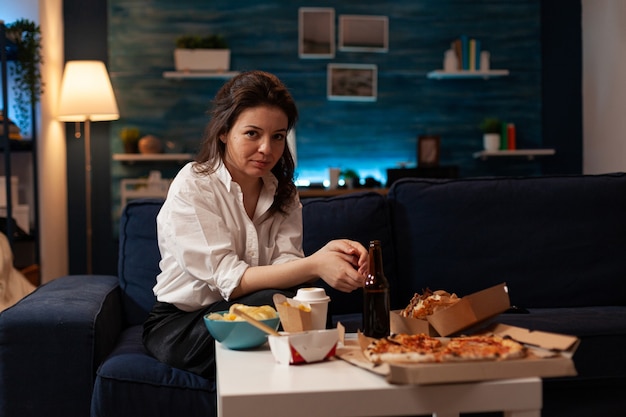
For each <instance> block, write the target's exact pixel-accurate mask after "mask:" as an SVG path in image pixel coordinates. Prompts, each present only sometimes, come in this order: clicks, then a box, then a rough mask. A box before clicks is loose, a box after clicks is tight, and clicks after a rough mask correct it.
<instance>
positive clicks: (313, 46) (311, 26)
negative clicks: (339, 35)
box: [298, 7, 335, 58]
mask: <svg viewBox="0 0 626 417" xmlns="http://www.w3.org/2000/svg"><path fill="white" fill-rule="evenodd" d="M298 54H299V56H300V58H334V57H335V9H333V8H332V7H300V8H299V9H298Z"/></svg>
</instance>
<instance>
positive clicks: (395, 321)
mask: <svg viewBox="0 0 626 417" xmlns="http://www.w3.org/2000/svg"><path fill="white" fill-rule="evenodd" d="M510 307H511V302H510V300H509V290H508V288H507V286H506V283H502V284H498V285H495V286H493V287H490V288H487V289H484V290H482V291H478V292H475V293H473V294H470V295H467V296H465V297H462V298H461V299H460V300H459V301H458V302H457V303H456V304H454V305H452V306H450V307H448V308H446V309H445V310H441V311H438V312H436V313H434V314H431V315H430V316H428V318H427V319H426V320H424V319H414V318H411V317H402V316H401V315H400V311H401V310H394V311H392V312H391V314H390V327H391V332H392V333H407V334H418V333H424V334H427V335H429V336H449V335H452V334H454V333H458V332H460V331H462V330H465V329H468V328H470V327H472V326H474V325H476V324H478V323H481V322H483V321H485V320H488V319H490V318H492V317H495V316H497V315H498V314H500V313H503V312H505V311H506V310H508V309H509V308H510Z"/></svg>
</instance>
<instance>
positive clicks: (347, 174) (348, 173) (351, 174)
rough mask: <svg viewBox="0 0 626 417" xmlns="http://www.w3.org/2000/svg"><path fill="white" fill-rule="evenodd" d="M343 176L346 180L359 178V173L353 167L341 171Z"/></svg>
mask: <svg viewBox="0 0 626 417" xmlns="http://www.w3.org/2000/svg"><path fill="white" fill-rule="evenodd" d="M341 176H342V177H343V179H344V180H347V179H355V178H359V173H358V172H356V171H355V170H353V169H346V170H344V171H342V172H341Z"/></svg>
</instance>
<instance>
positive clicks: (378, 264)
mask: <svg viewBox="0 0 626 417" xmlns="http://www.w3.org/2000/svg"><path fill="white" fill-rule="evenodd" d="M389 303H390V301H389V282H388V281H387V278H386V277H385V273H384V272H383V253H382V248H381V246H380V241H379V240H373V241H371V242H370V247H369V273H368V274H367V277H366V279H365V284H364V286H363V334H364V335H365V336H369V337H374V338H377V339H378V338H382V337H387V336H389V331H390V330H389V309H390V305H389Z"/></svg>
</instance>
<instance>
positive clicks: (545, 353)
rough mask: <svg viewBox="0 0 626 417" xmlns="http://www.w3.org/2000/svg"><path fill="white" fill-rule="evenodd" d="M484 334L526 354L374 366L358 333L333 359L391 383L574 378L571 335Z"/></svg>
mask: <svg viewBox="0 0 626 417" xmlns="http://www.w3.org/2000/svg"><path fill="white" fill-rule="evenodd" d="M484 333H493V334H496V335H499V336H502V337H511V338H513V339H515V340H517V341H518V342H520V343H523V344H525V345H526V347H527V349H528V355H527V356H526V357H525V358H520V359H511V360H502V361H467V362H454V363H423V364H382V365H376V364H374V363H372V362H370V361H369V360H367V358H366V357H365V356H364V355H363V349H364V348H365V347H366V346H367V344H368V343H369V342H370V340H371V339H369V338H367V337H365V336H363V335H362V334H361V333H359V339H358V340H348V341H346V343H344V345H343V346H342V347H340V348H339V349H338V350H337V356H338V357H340V358H341V359H343V360H345V361H347V362H350V363H352V364H353V365H356V366H359V367H361V368H363V369H367V370H369V371H371V372H374V373H377V374H379V375H382V376H384V377H385V378H386V379H387V381H388V382H390V383H392V384H442V383H453V382H470V381H486V380H493V379H507V378H526V377H557V376H573V375H576V368H575V367H574V363H573V361H572V356H573V355H574V352H575V350H576V348H577V347H578V344H579V340H578V338H576V337H574V336H568V335H562V334H556V333H548V332H540V331H530V330H527V329H523V328H520V327H514V326H508V325H504V324H494V325H492V326H490V327H489V328H487V329H486V330H485V331H484ZM444 339H445V338H444Z"/></svg>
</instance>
